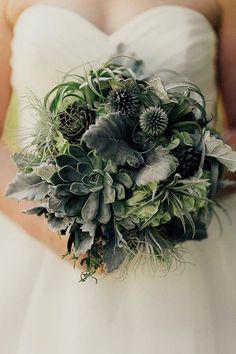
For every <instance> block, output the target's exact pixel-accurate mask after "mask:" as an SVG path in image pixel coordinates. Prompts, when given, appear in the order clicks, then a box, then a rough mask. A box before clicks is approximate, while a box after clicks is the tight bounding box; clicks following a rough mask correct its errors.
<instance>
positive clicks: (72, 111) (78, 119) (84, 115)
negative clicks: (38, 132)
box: [58, 102, 95, 144]
mask: <svg viewBox="0 0 236 354" xmlns="http://www.w3.org/2000/svg"><path fill="white" fill-rule="evenodd" d="M58 117H59V131H60V132H61V133H62V135H63V137H64V138H65V139H66V140H67V141H68V142H69V143H70V144H76V143H79V141H80V139H81V137H82V135H83V133H84V132H85V131H86V130H87V129H88V127H89V126H90V124H92V123H94V122H95V112H94V110H92V108H91V107H89V106H88V105H85V106H81V105H80V104H79V103H78V102H74V103H73V104H71V105H69V106H68V107H67V108H66V110H65V111H63V112H60V113H59V114H58Z"/></svg>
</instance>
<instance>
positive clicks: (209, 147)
mask: <svg viewBox="0 0 236 354" xmlns="http://www.w3.org/2000/svg"><path fill="white" fill-rule="evenodd" d="M204 140H205V147H206V155H207V156H209V157H214V158H215V159H217V160H218V161H219V162H220V163H222V164H223V165H224V166H226V167H227V168H228V170H229V171H231V172H235V171H236V152H235V151H233V150H232V148H231V147H230V146H229V145H227V144H224V142H223V141H222V140H220V139H217V138H216V137H214V136H212V135H211V134H210V132H209V131H207V132H206V134H205V137H204Z"/></svg>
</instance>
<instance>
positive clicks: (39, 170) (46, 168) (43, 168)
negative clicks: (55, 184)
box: [33, 162, 57, 183]
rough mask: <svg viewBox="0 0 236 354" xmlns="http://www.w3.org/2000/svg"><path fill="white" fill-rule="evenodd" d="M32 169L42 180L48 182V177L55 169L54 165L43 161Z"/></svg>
mask: <svg viewBox="0 0 236 354" xmlns="http://www.w3.org/2000/svg"><path fill="white" fill-rule="evenodd" d="M33 171H34V172H35V173H36V175H37V176H39V177H41V178H42V179H43V180H44V181H47V182H48V183H50V178H51V177H52V175H53V173H55V172H56V171H57V167H56V165H53V164H50V163H47V162H43V163H42V164H41V165H39V166H35V167H34V168H33Z"/></svg>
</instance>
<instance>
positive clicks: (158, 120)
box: [139, 107, 168, 137]
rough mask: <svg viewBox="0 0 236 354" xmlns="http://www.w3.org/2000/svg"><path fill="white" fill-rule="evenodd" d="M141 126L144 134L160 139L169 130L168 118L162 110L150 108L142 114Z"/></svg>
mask: <svg viewBox="0 0 236 354" xmlns="http://www.w3.org/2000/svg"><path fill="white" fill-rule="evenodd" d="M139 124H140V127H141V129H142V130H143V132H144V133H146V134H148V135H151V136H153V137H158V136H160V135H162V134H163V133H164V132H165V130H166V128H167V125H168V116H167V114H166V112H165V111H164V110H163V109H162V108H160V107H150V108H147V109H146V110H145V111H144V112H143V113H142V114H141V116H140V118H139Z"/></svg>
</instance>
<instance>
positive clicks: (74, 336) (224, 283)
mask: <svg viewBox="0 0 236 354" xmlns="http://www.w3.org/2000/svg"><path fill="white" fill-rule="evenodd" d="M235 16H236V5H235V4H234V2H233V1H231V0H217V1H216V0H201V1H198V2H196V1H193V0H176V1H161V0H148V1H145V2H144V1H142V0H135V1H134V0H130V1H123V0H120V1H119V2H117V1H115V0H109V1H108V0H80V1H75V0H70V1H64V0H58V1H50V0H48V1H39V0H21V1H16V0H11V1H10V0H9V1H7V0H1V3H0V131H1V132H2V134H3V127H4V120H5V117H6V113H7V109H8V106H9V102H10V97H11V95H12V93H14V95H15V97H16V98H17V107H18V116H17V118H18V122H19V131H21V132H22V131H24V130H26V129H28V128H29V127H30V124H31V126H32V121H33V117H32V112H31V111H30V109H29V108H27V104H26V102H25V99H24V96H25V95H26V94H27V89H30V90H32V91H33V92H34V93H36V94H37V95H38V96H39V97H43V95H45V93H46V92H47V91H48V90H49V89H50V88H51V87H52V86H53V85H55V84H56V83H57V82H59V81H60V79H61V77H62V76H63V75H64V73H66V72H68V71H69V70H70V69H73V68H76V67H77V68H78V67H79V66H81V65H82V64H85V63H88V62H95V61H96V60H100V61H104V60H105V59H106V58H107V57H108V56H109V55H111V54H112V53H113V52H115V50H116V48H117V47H118V46H119V44H121V43H123V44H125V48H127V51H128V52H132V53H135V55H136V56H137V57H139V58H140V59H143V61H144V63H145V68H146V71H147V74H150V73H153V72H158V70H166V69H167V71H168V69H169V70H174V71H175V72H177V73H179V75H180V76H182V77H185V78H187V79H188V80H189V81H192V82H194V83H195V84H197V85H198V86H199V87H200V88H201V90H202V91H203V93H204V94H205V96H206V98H207V100H208V101H207V111H208V113H209V114H211V113H213V114H215V113H216V103H217V99H218V95H219V93H221V95H222V98H223V103H224V109H225V113H226V117H227V126H228V131H227V133H226V138H227V140H228V142H229V143H230V144H231V145H234V147H236V128H235V126H236V120H235V116H236V105H235V99H234V94H235V86H236V65H235V63H234V58H235V55H236V46H235V45H234V42H235V41H234V40H235V37H236V26H235ZM163 72H164V71H163ZM3 138H4V136H3ZM9 150H11V147H6V145H5V144H4V139H2V142H1V147H0V161H1V174H0V178H1V181H0V207H1V213H0V230H1V237H0V284H1V285H0V352H1V353H3V354H31V353H33V354H39V353H40V354H41V353H44V354H54V353H57V354H62V353H67V352H68V353H70V354H92V353H97V354H100V353H103V354H108V353H113V354H118V353H124V354H128V353H131V354H134V353H135V354H143V353H144V352H146V351H147V352H148V353H150V354H154V353H155V354H156V353H164V354H180V353H181V354H200V353H201V354H233V353H235V347H236V338H235V328H236V283H235V271H236V257H235V252H236V238H235V229H236V221H235V216H236V196H235V195H230V196H227V198H226V197H225V198H223V201H224V205H225V207H226V209H227V211H228V213H229V215H230V217H231V219H232V223H231V224H229V223H228V221H227V220H226V218H225V217H224V216H223V215H220V217H221V219H222V222H223V235H222V236H221V237H219V230H218V228H219V227H218V224H217V222H216V220H213V222H212V224H211V226H210V232H209V238H208V239H207V240H204V241H202V242H187V243H186V247H187V248H188V250H189V253H190V254H191V256H192V258H191V260H190V262H189V264H186V265H185V269H184V270H183V269H177V270H173V271H171V272H169V273H168V274H166V275H165V276H163V274H161V273H160V274H155V275H154V274H145V273H144V272H142V270H139V271H138V273H137V274H136V276H135V277H134V276H133V274H132V272H130V273H129V274H128V276H127V277H126V278H125V279H124V280H123V281H121V280H120V279H118V278H117V277H116V275H115V273H116V272H114V273H113V272H112V273H111V274H109V275H108V276H104V277H103V275H104V272H103V270H102V269H99V271H98V272H99V273H100V274H99V280H98V284H97V285H96V284H95V282H94V281H93V280H92V279H90V281H87V282H86V283H78V280H79V274H78V272H80V268H79V266H78V268H77V269H73V267H72V263H71V262H70V261H66V260H63V259H62V258H61V255H62V254H64V253H65V247H66V240H63V239H62V240H60V239H59V238H58V237H57V236H56V235H55V234H53V233H52V232H50V231H49V230H48V227H47V225H46V223H44V221H43V220H42V219H41V218H38V217H35V218H33V217H30V218H29V217H27V216H25V215H24V214H21V213H20V210H22V209H24V208H26V207H28V206H29V204H27V203H25V205H23V203H21V204H19V205H18V204H17V203H16V202H13V201H9V200H6V199H5V198H4V191H5V188H6V185H7V183H8V182H9V181H10V180H11V179H12V177H13V175H14V174H15V169H14V167H13V164H12V162H11V160H10V152H9ZM186 262H187V261H186Z"/></svg>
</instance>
